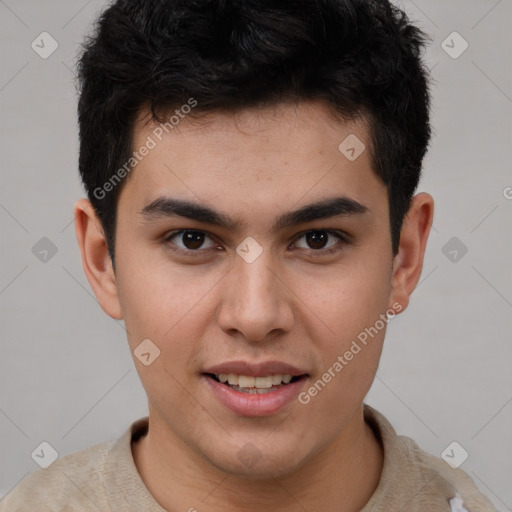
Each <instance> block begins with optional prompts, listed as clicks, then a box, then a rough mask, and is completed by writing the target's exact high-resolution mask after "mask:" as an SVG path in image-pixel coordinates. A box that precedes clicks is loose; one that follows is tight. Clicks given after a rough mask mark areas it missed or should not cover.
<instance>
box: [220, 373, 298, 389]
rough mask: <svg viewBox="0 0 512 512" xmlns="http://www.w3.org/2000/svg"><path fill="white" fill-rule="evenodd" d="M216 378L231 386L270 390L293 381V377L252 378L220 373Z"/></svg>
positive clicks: (267, 376)
mask: <svg viewBox="0 0 512 512" xmlns="http://www.w3.org/2000/svg"><path fill="white" fill-rule="evenodd" d="M216 377H217V378H218V379H219V381H220V382H222V383H226V382H227V383H228V384H229V385H230V386H238V387H240V388H258V389H268V388H271V387H272V386H279V385H280V384H281V383H283V384H289V383H290V381H291V380H292V376H291V375H266V376H265V377H251V376H248V375H235V374H234V373H229V374H227V373H220V374H218V375H216Z"/></svg>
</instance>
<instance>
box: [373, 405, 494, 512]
mask: <svg viewBox="0 0 512 512" xmlns="http://www.w3.org/2000/svg"><path fill="white" fill-rule="evenodd" d="M364 414H365V421H366V422H367V423H368V424H369V425H370V426H371V427H372V429H373V431H374V433H375V435H376V437H377V438H378V439H379V441H380V443H381V446H382V447H383V452H384V464H383V468H382V473H381V479H380V482H379V485H378V487H377V490H376V492H375V493H374V496H372V499H371V501H370V502H369V506H368V507H367V508H365V509H364V511H365V512H367V511H372V512H373V511H374V510H375V511H377V510H379V511H380V510H388V509H390V510H391V509H398V510H401V509H402V508H403V509H404V510H405V509H407V510H409V512H423V511H425V510H429V511H430V512H434V511H436V512H437V511H439V512H450V511H451V512H496V508H495V507H494V506H493V505H492V503H491V502H490V501H489V500H488V499H487V498H486V497H485V496H484V495H483V494H482V493H481V492H480V491H479V489H478V487H477V486H476V484H475V483H474V481H473V480H472V479H471V477H470V476H469V475H468V474H467V473H466V472H464V471H463V470H462V469H460V468H457V469H454V468H452V467H451V466H449V465H448V464H447V463H446V462H445V461H444V460H442V459H441V458H439V457H435V456H433V455H431V454H429V453H427V452H425V451H423V450H422V449H421V448H420V447H419V446H418V444H417V443H416V442H415V441H414V440H412V439H410V438H409V437H406V436H402V435H398V434H397V433H396V431H395V430H394V428H393V427H392V425H391V424H390V423H389V421H388V420H387V419H386V418H385V417H384V416H383V415H382V414H381V413H379V412H378V411H376V410H375V409H373V408H371V407H370V406H368V405H366V404H365V407H364Z"/></svg>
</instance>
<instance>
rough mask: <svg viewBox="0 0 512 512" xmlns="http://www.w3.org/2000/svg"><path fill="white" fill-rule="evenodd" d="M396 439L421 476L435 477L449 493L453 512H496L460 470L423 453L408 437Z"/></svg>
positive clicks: (473, 483)
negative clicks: (405, 450) (406, 451)
mask: <svg viewBox="0 0 512 512" xmlns="http://www.w3.org/2000/svg"><path fill="white" fill-rule="evenodd" d="M398 439H399V442H400V443H402V444H403V446H404V447H406V449H407V450H408V451H409V452H410V456H411V458H412V459H413V460H414V463H415V464H416V465H417V467H418V468H419V471H420V472H421V473H422V474H423V475H435V479H436V480H437V482H438V484H437V485H438V486H439V487H442V488H444V489H447V490H448V491H449V492H450V493H451V495H452V499H451V505H452V510H453V512H496V508H495V507H494V506H493V505H492V503H491V502H490V501H489V500H488V498H486V497H485V496H484V495H483V494H482V493H481V492H480V490H479V489H478V487H477V486H476V484H475V482H474V481H473V479H472V478H471V477H470V476H469V475H468V474H467V473H466V472H465V471H463V470H462V469H461V468H452V467H451V466H450V465H449V464H448V463H447V462H445V461H444V460H442V459H441V458H439V457H435V456H434V455H431V454H430V453H427V452H425V451H423V450H422V449H421V448H420V447H419V446H418V444H417V443H416V442H415V441H413V440H412V439H410V438H408V437H405V436H398Z"/></svg>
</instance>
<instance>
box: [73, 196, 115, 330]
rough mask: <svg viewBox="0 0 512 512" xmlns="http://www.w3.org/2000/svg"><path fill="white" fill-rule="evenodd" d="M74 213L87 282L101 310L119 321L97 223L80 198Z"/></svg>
mask: <svg viewBox="0 0 512 512" xmlns="http://www.w3.org/2000/svg"><path fill="white" fill-rule="evenodd" d="M74 214H75V232H76V238H77V240H78V246H79V247H80V253H81V255H82V265H83V268H84V272H85V275H86V276H87V280H88V281H89V284H90V285H91V288H92V290H93V292H94V295H96V298H97V299H98V302H99V304H100V306H101V309H103V311H105V313H107V315H109V316H111V317H112V318H115V319H116V320H120V319H121V318H123V315H122V311H121V304H120V302H119V297H118V292H117V284H116V276H115V274H114V269H113V265H112V260H111V258H110V255H109V252H108V248H107V242H106V239H105V235H104V231H103V229H102V227H101V222H100V220H99V219H98V217H97V215H96V212H95V210H94V208H93V206H92V204H91V203H90V201H88V200H87V199H80V200H79V201H77V202H76V203H75V207H74Z"/></svg>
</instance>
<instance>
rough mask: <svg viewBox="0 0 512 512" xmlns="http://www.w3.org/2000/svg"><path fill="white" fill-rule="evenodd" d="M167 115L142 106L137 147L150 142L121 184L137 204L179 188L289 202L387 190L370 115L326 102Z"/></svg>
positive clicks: (244, 200) (213, 198)
mask: <svg viewBox="0 0 512 512" xmlns="http://www.w3.org/2000/svg"><path fill="white" fill-rule="evenodd" d="M167 118H168V119H169V122H168V123H166V124H161V123H159V122H157V121H154V120H152V119H151V118H150V116H149V112H148V111H142V112H141V114H140V116H139V118H138V119H137V122H136V123H135V126H134V134H133V149H134V150H135V151H139V150H141V149H142V148H144V147H150V148H151V149H150V150H146V151H144V153H145V156H144V157H143V158H142V159H141V161H140V163H138V164H137V166H136V168H135V170H134V172H133V173H132V174H131V175H130V179H129V181H128V183H127V184H126V185H127V186H126V187H125V188H127V189H128V190H127V192H122V195H125V196H126V195H129V196H130V201H131V202H133V203H134V204H135V203H137V204H139V205H140V204H141V203H144V205H146V204H148V203H150V202H151V201H154V200H155V199H157V198H158V197H161V196H173V197H181V198H189V199H194V200H196V201H203V202H208V203H220V202H222V203H227V202H228V203H229V202H230V203H233V202H234V203H235V204H237V205H240V208H242V209H243V207H242V205H245V206H246V207H247V208H249V207H261V208H265V207H266V208H267V209H276V208H277V209H283V205H284V203H286V202H292V203H298V202H300V201H301V199H302V198H304V200H306V199H307V200H314V199H319V198H322V197H325V196H326V194H327V193H328V194H329V195H331V196H332V195H333V194H334V193H336V192H339V193H340V194H342V195H344V196H347V197H351V198H352V199H354V200H356V201H359V202H361V203H363V204H364V202H366V203H367V202H368V195H369V194H370V195H371V194H374V195H375V194H377V195H378V194H381V195H382V194H384V193H385V189H384V186H383V184H382V183H381V182H380V180H379V179H378V178H377V177H376V175H375V174H374V172H373V170H372V165H371V157H370V140H369V135H368V130H367V126H366V123H365V120H364V119H363V118H359V119H357V120H351V121H346V120H342V119H341V118H340V117H339V116H338V117H337V116H335V115H334V113H333V112H332V110H331V109H330V108H329V107H328V106H326V105H325V104H324V103H323V102H320V101H310V102H300V103H283V104H277V105H273V106H269V107H265V108H253V109H245V110H242V111H237V112H226V111H215V112H208V113H207V114H202V115H201V117H195V116H194V115H188V116H187V115H186V114H184V113H183V112H177V113H176V115H174V112H170V113H169V114H168V116H167ZM171 118H172V119H171ZM347 150H348V151H347ZM354 156H355V157H356V158H354ZM334 189H336V190H334ZM384 195H385V194H384ZM306 196H308V197H307V198H306ZM363 198H365V201H364V202H363V200H362V199H363ZM375 199H378V198H375ZM370 200H371V199H370Z"/></svg>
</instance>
